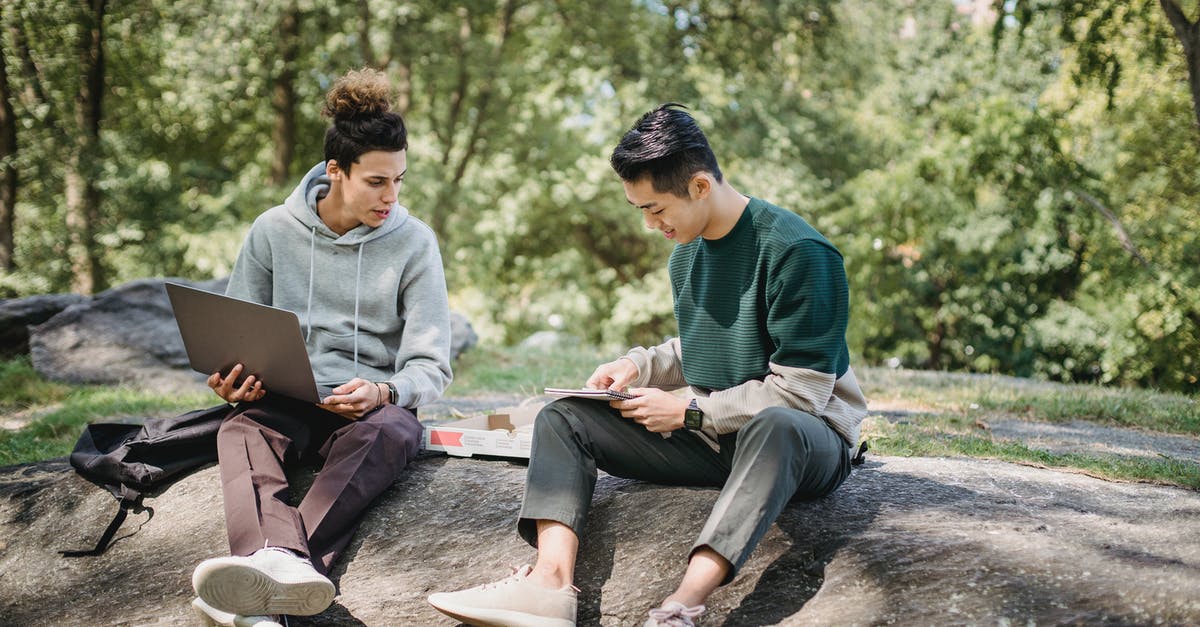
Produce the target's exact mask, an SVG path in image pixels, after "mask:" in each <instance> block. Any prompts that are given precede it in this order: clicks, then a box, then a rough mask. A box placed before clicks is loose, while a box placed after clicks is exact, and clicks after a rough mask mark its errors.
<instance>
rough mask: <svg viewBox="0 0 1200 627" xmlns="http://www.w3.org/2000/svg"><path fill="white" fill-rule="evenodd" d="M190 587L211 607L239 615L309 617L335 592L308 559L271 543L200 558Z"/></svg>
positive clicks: (330, 599)
mask: <svg viewBox="0 0 1200 627" xmlns="http://www.w3.org/2000/svg"><path fill="white" fill-rule="evenodd" d="M192 587H194V588H195V589H196V594H197V595H198V596H199V597H200V598H201V599H203V600H204V602H205V603H207V604H208V605H210V606H212V607H213V608H216V609H218V610H222V611H225V612H231V613H234V614H241V615H243V616H254V615H264V614H290V615H293V616H312V615H313V614H320V613H321V612H323V611H325V608H327V607H329V605H330V604H331V603H333V595H334V588H333V582H331V581H329V579H328V578H327V577H325V576H324V575H322V574H321V573H318V572H317V569H315V568H313V565H312V562H310V561H309V560H308V559H306V558H303V557H300V556H299V555H296V554H295V553H292V552H291V551H289V550H287V549H279V548H275V547H268V548H265V549H262V550H259V551H255V552H254V554H253V555H251V556H249V557H241V556H236V555H234V556H230V557H216V558H213V559H207V560H204V561H203V562H200V565H199V566H197V567H196V570H195V572H193V573H192Z"/></svg>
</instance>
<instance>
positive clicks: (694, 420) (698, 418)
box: [683, 398, 704, 431]
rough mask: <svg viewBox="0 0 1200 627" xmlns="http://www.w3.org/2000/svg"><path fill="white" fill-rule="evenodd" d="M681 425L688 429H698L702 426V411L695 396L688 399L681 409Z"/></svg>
mask: <svg viewBox="0 0 1200 627" xmlns="http://www.w3.org/2000/svg"><path fill="white" fill-rule="evenodd" d="M683 427H684V428H685V429H688V430H690V431H699V430H700V429H702V428H703V427H704V412H703V411H701V410H700V405H699V403H697V402H696V399H695V398H692V399H691V400H690V401H688V404H687V408H686V409H684V410H683Z"/></svg>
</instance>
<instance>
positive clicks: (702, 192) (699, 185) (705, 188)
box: [688, 172, 713, 200]
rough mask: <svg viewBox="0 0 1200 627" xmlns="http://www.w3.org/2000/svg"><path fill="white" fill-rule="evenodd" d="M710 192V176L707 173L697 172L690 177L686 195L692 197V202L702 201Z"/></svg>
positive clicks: (711, 181) (711, 184) (711, 182)
mask: <svg viewBox="0 0 1200 627" xmlns="http://www.w3.org/2000/svg"><path fill="white" fill-rule="evenodd" d="M712 190H713V180H712V175H711V174H709V173H708V172H697V173H695V174H693V175H692V180H690V181H688V193H690V194H691V195H692V200H704V199H705V198H708V195H709V194H711V193H712Z"/></svg>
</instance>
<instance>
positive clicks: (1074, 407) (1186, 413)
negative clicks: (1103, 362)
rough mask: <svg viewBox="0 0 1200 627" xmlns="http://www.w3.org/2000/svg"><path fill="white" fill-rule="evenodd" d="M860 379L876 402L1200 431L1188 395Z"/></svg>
mask: <svg viewBox="0 0 1200 627" xmlns="http://www.w3.org/2000/svg"><path fill="white" fill-rule="evenodd" d="M859 378H860V379H862V380H864V385H863V388H864V391H865V392H866V394H867V398H868V399H870V400H871V401H872V402H875V403H878V402H881V401H889V400H893V401H901V402H906V403H910V404H919V405H922V406H924V407H927V408H929V409H931V410H936V411H938V412H957V413H965V412H969V411H982V412H985V413H990V414H994V415H1006V416H1009V417H1014V418H1022V419H1026V420H1035V421H1038V422H1050V423H1062V422H1071V421H1075V420H1083V421H1087V422H1093V423H1096V424H1103V425H1109V426H1119V427H1137V428H1141V429H1146V430H1150V431H1158V432H1162V433H1175V434H1180V435H1191V436H1200V403H1198V402H1197V401H1196V399H1195V398H1192V397H1189V396H1185V395H1182V394H1170V393H1165V392H1156V391H1153V390H1135V389H1124V388H1104V387H1100V386H1097V385H1068V384H1060V383H1047V382H1041V381H1032V380H1028V379H1018V378H1014V377H1002V376H993V375H977V374H957V373H946V372H929V371H914V370H887V369H883V368H867V369H864V372H862V373H860V374H859Z"/></svg>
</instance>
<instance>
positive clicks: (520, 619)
mask: <svg viewBox="0 0 1200 627" xmlns="http://www.w3.org/2000/svg"><path fill="white" fill-rule="evenodd" d="M439 596H440V595H437V594H434V595H430V597H429V599H428V601H429V604H430V605H432V606H433V607H434V608H435V609H436V610H437V611H439V612H441V613H443V614H445V615H447V616H449V617H450V618H453V619H455V620H460V621H462V622H464V623H466V624H468V625H473V626H474V627H575V621H573V620H567V619H565V618H550V617H548V616H537V615H536V614H526V613H525V612H517V611H513V610H498V609H491V608H483V607H471V606H464V605H458V604H456V603H453V602H450V601H447V600H445V599H442V598H439Z"/></svg>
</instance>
